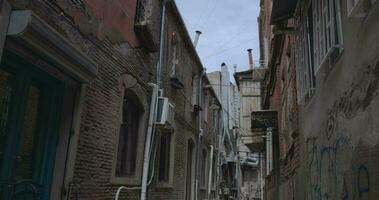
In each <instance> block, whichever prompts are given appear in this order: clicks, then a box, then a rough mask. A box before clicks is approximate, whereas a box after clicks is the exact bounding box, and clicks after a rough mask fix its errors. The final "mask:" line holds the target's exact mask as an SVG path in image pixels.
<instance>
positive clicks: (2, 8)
mask: <svg viewBox="0 0 379 200" xmlns="http://www.w3.org/2000/svg"><path fill="white" fill-rule="evenodd" d="M10 14H11V6H10V4H9V3H8V2H7V0H0V62H1V56H2V55H3V48H4V43H5V38H6V36H7V31H8V24H9V17H10Z"/></svg>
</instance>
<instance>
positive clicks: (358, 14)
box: [347, 0, 376, 18]
mask: <svg viewBox="0 0 379 200" xmlns="http://www.w3.org/2000/svg"><path fill="white" fill-rule="evenodd" d="M347 2H348V5H347V7H348V15H349V17H353V18H362V17H365V16H366V15H367V14H368V12H369V11H370V9H371V8H372V7H373V6H374V4H375V3H376V0H348V1H347Z"/></svg>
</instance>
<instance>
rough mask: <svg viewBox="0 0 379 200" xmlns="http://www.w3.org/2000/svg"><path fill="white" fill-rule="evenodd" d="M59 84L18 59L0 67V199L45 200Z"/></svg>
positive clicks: (56, 127)
mask: <svg viewBox="0 0 379 200" xmlns="http://www.w3.org/2000/svg"><path fill="white" fill-rule="evenodd" d="M63 88H64V87H63V84H62V83H61V82H59V81H57V80H56V79H54V78H52V77H51V76H49V75H48V74H47V73H45V72H43V71H42V70H39V69H38V68H36V67H34V66H32V65H30V64H28V63H25V62H22V61H20V60H19V59H17V58H16V57H12V56H7V57H5V58H4V57H3V62H2V63H1V65H0V170H1V174H0V176H1V177H0V181H1V187H0V199H4V200H8V199H9V200H10V199H12V200H13V199H15V200H18V199H49V193H50V185H51V179H52V178H51V177H52V173H53V168H54V161H55V150H56V145H57V140H58V138H57V136H58V130H59V116H60V113H61V110H60V109H61V104H62V102H61V99H62V95H63V92H64V91H63V90H64V89H63Z"/></svg>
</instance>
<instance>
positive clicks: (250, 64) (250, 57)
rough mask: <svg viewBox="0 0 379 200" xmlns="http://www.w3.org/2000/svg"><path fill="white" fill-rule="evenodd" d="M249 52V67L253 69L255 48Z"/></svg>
mask: <svg viewBox="0 0 379 200" xmlns="http://www.w3.org/2000/svg"><path fill="white" fill-rule="evenodd" d="M247 52H249V69H253V68H254V61H253V50H252V49H248V50H247Z"/></svg>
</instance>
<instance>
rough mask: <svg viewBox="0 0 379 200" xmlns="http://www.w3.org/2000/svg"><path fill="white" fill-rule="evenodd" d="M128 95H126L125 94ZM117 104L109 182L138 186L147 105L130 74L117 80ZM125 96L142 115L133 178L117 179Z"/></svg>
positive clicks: (139, 182) (144, 137) (139, 87)
mask: <svg viewBox="0 0 379 200" xmlns="http://www.w3.org/2000/svg"><path fill="white" fill-rule="evenodd" d="M126 93H128V94H126ZM119 95H120V96H119V100H118V101H119V102H118V111H117V112H118V113H117V114H118V120H117V122H116V123H115V127H117V128H115V134H114V151H113V152H114V153H113V163H112V170H111V178H110V182H111V184H114V185H140V184H141V176H142V165H143V153H144V145H145V139H146V130H147V129H146V127H147V120H148V112H147V111H148V109H149V106H148V105H149V104H148V100H147V96H148V95H147V91H146V90H145V89H144V88H143V87H142V86H141V85H140V84H139V83H138V82H137V80H136V79H135V78H134V77H133V76H132V75H130V74H123V75H122V76H121V77H120V79H119ZM125 95H130V96H132V98H134V101H136V103H139V104H140V106H141V109H142V111H141V112H142V113H141V116H140V120H139V127H138V139H137V146H136V147H137V150H136V153H137V155H136V167H135V173H134V175H133V176H129V177H118V176H116V167H117V166H116V165H117V154H118V147H119V137H120V128H121V123H122V114H123V113H122V110H123V100H124V96H125Z"/></svg>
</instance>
